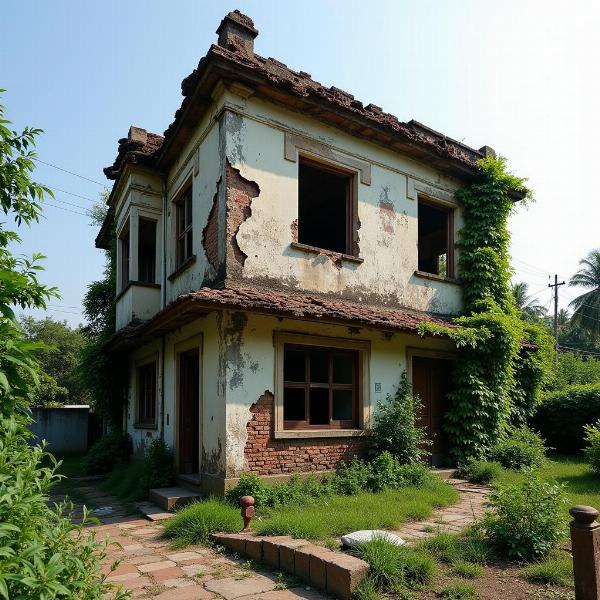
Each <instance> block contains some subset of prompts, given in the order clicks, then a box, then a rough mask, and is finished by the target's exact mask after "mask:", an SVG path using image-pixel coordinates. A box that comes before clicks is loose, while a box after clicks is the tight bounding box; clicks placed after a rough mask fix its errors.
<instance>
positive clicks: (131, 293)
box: [116, 284, 160, 329]
mask: <svg viewBox="0 0 600 600" xmlns="http://www.w3.org/2000/svg"><path fill="white" fill-rule="evenodd" d="M159 310H160V289H159V288H153V287H147V286H143V285H135V284H132V285H131V286H130V287H129V288H128V289H127V290H125V293H124V294H122V295H121V296H120V297H119V299H118V300H117V307H116V315H117V329H120V328H121V327H124V326H125V325H127V324H128V323H130V322H131V320H132V319H134V318H135V319H141V320H146V319H150V318H151V317H153V316H154V315H155V314H156V313H157V312H158V311H159Z"/></svg>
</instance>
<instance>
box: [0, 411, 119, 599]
mask: <svg viewBox="0 0 600 600" xmlns="http://www.w3.org/2000/svg"><path fill="white" fill-rule="evenodd" d="M48 464H50V465H51V466H43V465H48ZM55 471H56V461H54V459H53V458H52V456H51V455H50V454H48V453H46V452H44V450H43V448H42V447H40V446H36V447H30V446H29V444H28V439H27V437H26V434H25V432H24V431H22V429H21V426H20V425H17V423H16V420H15V419H14V418H8V419H6V418H2V417H0V530H1V531H2V536H1V537H0V596H1V597H3V598H48V599H51V598H59V597H60V598H78V599H81V600H100V599H101V598H104V597H105V592H106V591H107V588H106V583H105V578H104V576H103V575H102V574H101V568H102V564H101V563H102V561H103V559H104V558H105V557H106V550H105V549H106V543H100V542H98V541H96V539H95V534H94V533H90V532H89V530H86V529H84V527H83V525H85V520H84V523H82V525H80V526H78V527H75V526H74V525H73V523H72V521H71V518H70V517H71V511H72V506H71V505H67V504H60V505H58V506H50V505H49V503H48V494H49V492H50V490H51V488H52V486H53V485H55V484H56V483H57V481H58V479H59V476H58V475H56V473H55ZM113 597H115V598H119V599H121V598H124V597H125V596H124V595H123V594H122V593H121V592H119V593H117V595H116V596H113Z"/></svg>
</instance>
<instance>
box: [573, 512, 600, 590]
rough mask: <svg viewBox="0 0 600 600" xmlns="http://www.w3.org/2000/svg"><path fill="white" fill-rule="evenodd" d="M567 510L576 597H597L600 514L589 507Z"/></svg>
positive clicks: (598, 588)
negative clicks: (569, 518)
mask: <svg viewBox="0 0 600 600" xmlns="http://www.w3.org/2000/svg"><path fill="white" fill-rule="evenodd" d="M569 513H570V514H571V516H572V517H573V520H572V521H571V523H570V529H571V547H572V550H573V573H574V576H575V600H600V523H598V522H597V521H596V518H597V517H598V515H599V514H600V513H599V512H598V511H597V510H596V509H595V508H593V507H591V506H583V505H578V506H574V507H573V508H572V509H571V510H569Z"/></svg>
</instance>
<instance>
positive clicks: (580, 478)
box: [498, 454, 600, 509]
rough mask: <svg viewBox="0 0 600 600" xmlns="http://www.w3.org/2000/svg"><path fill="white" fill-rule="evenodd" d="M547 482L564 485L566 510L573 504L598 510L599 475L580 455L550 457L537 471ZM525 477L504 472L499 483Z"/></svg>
mask: <svg viewBox="0 0 600 600" xmlns="http://www.w3.org/2000/svg"><path fill="white" fill-rule="evenodd" d="M538 472H539V474H540V475H541V477H542V478H543V479H545V480H547V481H556V482H557V483H561V484H564V486H565V495H566V496H567V499H568V508H570V507H571V506H574V505H575V504H587V505H589V506H593V507H595V508H598V509H600V475H597V474H595V473H594V472H593V471H592V469H591V468H590V466H589V465H588V464H587V463H586V462H585V460H584V458H583V456H580V455H570V456H564V455H557V454H555V455H551V456H550V457H549V458H547V459H546V461H545V464H544V466H543V467H542V468H541V469H539V471H538ZM523 477H525V476H524V475H523V473H519V472H516V471H505V472H503V473H502V475H501V476H500V478H499V480H498V481H499V482H500V483H515V482H517V481H519V480H521V479H523Z"/></svg>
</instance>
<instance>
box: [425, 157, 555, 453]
mask: <svg viewBox="0 0 600 600" xmlns="http://www.w3.org/2000/svg"><path fill="white" fill-rule="evenodd" d="M479 168H480V171H479V176H478V177H477V178H476V180H475V181H473V182H472V183H470V184H469V185H467V186H466V187H464V188H462V189H460V190H459V191H458V192H457V193H456V199H457V201H458V203H459V205H460V207H461V209H462V214H463V219H464V225H463V228H462V230H461V232H460V241H459V243H458V244H457V246H458V248H459V250H460V255H459V260H458V265H459V273H460V278H461V280H462V282H463V295H464V314H463V315H462V316H461V317H458V318H457V319H455V322H454V327H443V326H439V325H431V324H423V325H422V326H421V328H420V333H421V334H422V335H426V334H429V335H431V334H433V335H444V336H448V337H450V338H451V339H453V340H454V342H455V343H456V346H457V348H458V360H457V362H456V367H455V371H454V387H453V391H452V392H451V393H450V394H449V398H450V400H451V402H452V407H451V408H450V410H449V411H448V412H447V415H446V422H445V428H446V431H447V432H448V433H449V435H450V439H451V440H452V448H451V453H452V455H453V458H454V459H456V460H457V461H460V460H463V459H464V458H466V457H468V456H472V455H475V456H478V455H482V454H484V453H485V452H486V451H487V450H488V449H489V448H490V446H491V445H492V444H493V443H494V441H496V440H497V439H498V438H499V437H501V436H502V435H503V434H504V433H505V432H506V430H507V428H508V427H509V426H510V425H511V424H518V423H522V422H524V421H525V419H526V418H527V416H528V415H529V414H530V413H531V409H532V407H533V406H534V405H535V403H536V402H537V399H538V397H539V389H540V386H541V384H542V382H543V379H544V375H545V372H546V367H547V364H548V362H547V358H546V355H547V352H548V347H547V344H546V337H545V336H546V334H545V332H544V330H543V327H542V326H537V325H529V324H527V325H526V324H525V323H524V322H523V321H522V320H521V318H520V315H519V314H518V311H517V310H516V308H515V305H514V300H513V298H512V295H511V293H510V285H509V282H510V274H511V271H510V257H509V253H508V249H509V244H510V234H509V231H508V217H509V215H510V213H511V211H512V210H513V206H514V203H513V200H512V199H511V194H513V193H514V192H519V193H520V194H524V195H525V198H526V199H528V198H530V197H531V193H530V191H529V190H528V189H527V188H526V187H525V180H523V179H521V178H519V177H516V176H515V175H513V174H512V173H510V172H509V171H508V170H507V168H506V159H504V158H502V157H501V158H493V157H487V158H484V159H482V160H481V161H479ZM526 339H528V340H530V341H531V342H533V346H532V347H531V348H529V347H527V346H525V347H524V346H523V341H524V340H526ZM538 353H539V354H538Z"/></svg>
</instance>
